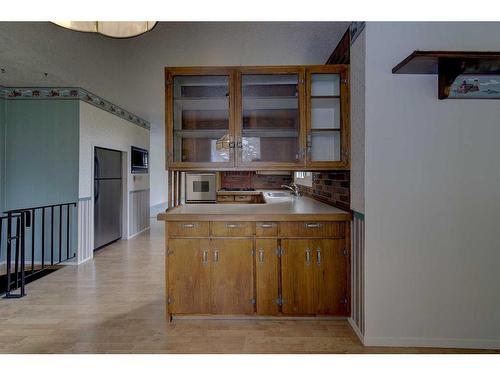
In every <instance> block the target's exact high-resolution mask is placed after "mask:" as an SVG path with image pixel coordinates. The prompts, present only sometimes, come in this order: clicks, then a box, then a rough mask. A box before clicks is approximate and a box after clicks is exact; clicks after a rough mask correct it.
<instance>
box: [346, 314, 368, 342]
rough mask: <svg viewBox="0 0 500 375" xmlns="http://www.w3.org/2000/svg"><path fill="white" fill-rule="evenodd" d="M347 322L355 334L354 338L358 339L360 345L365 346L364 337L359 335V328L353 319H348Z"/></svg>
mask: <svg viewBox="0 0 500 375" xmlns="http://www.w3.org/2000/svg"><path fill="white" fill-rule="evenodd" d="M347 321H348V322H349V325H350V326H351V328H352V330H353V331H354V333H355V334H356V336H358V339H359V340H360V341H361V343H362V344H363V345H365V337H364V336H363V334H362V333H361V330H360V329H359V327H358V326H357V324H356V322H355V321H354V319H353V318H351V317H349V318H347Z"/></svg>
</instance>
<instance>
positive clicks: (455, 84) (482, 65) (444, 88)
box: [392, 51, 500, 99]
mask: <svg viewBox="0 0 500 375" xmlns="http://www.w3.org/2000/svg"><path fill="white" fill-rule="evenodd" d="M392 73H393V74H437V75H438V76H439V79H438V82H439V83H438V97H439V99H500V80H499V79H500V52H472V51H414V52H413V53H411V54H410V55H409V56H408V57H407V58H405V59H404V60H403V61H401V62H400V63H399V64H397V65H396V66H395V67H394V68H392Z"/></svg>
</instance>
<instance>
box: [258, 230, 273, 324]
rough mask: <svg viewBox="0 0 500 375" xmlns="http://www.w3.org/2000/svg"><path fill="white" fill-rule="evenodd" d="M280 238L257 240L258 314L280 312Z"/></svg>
mask: <svg viewBox="0 0 500 375" xmlns="http://www.w3.org/2000/svg"><path fill="white" fill-rule="evenodd" d="M277 249H278V239H276V238H266V239H257V240H256V241H255V285H256V290H255V295H256V296H257V299H256V304H257V306H256V308H257V314H259V315H276V314H278V313H279V305H278V297H279V262H278V255H277Z"/></svg>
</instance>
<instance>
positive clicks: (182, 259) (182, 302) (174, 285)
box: [168, 238, 210, 314]
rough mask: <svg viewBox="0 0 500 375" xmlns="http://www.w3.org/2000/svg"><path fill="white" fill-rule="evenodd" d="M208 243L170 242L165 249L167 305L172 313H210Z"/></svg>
mask: <svg viewBox="0 0 500 375" xmlns="http://www.w3.org/2000/svg"><path fill="white" fill-rule="evenodd" d="M209 251H210V241H209V240H208V239H199V238H189V239H184V238H183V239H178V238H175V239H170V240H169V248H168V267H169V272H168V299H169V301H168V303H169V309H170V312H171V313H172V314H178V313H181V314H205V313H209V312H210V264H209V259H208V256H209Z"/></svg>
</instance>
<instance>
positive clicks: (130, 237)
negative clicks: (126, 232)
mask: <svg viewBox="0 0 500 375" xmlns="http://www.w3.org/2000/svg"><path fill="white" fill-rule="evenodd" d="M149 229H151V227H150V226H149V227H146V228H144V229H142V230H140V231H139V232H137V233H134V234H133V235H131V236H129V237H128V238H127V240H131V239H132V238H134V237H135V236H138V235H139V234H141V233H142V232H145V231H147V230H149Z"/></svg>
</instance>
